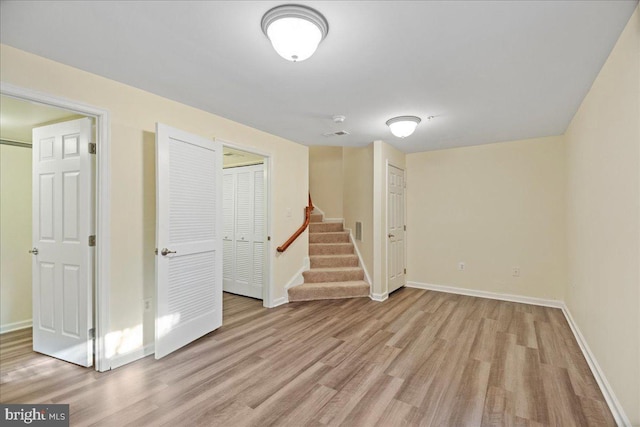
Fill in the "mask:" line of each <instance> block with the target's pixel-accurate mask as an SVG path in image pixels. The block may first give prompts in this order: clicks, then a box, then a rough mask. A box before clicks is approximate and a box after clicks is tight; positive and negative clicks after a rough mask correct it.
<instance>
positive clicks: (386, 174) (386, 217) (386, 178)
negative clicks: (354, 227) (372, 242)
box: [383, 159, 407, 296]
mask: <svg viewBox="0 0 640 427" xmlns="http://www.w3.org/2000/svg"><path fill="white" fill-rule="evenodd" d="M385 163H386V164H385V168H384V198H385V210H386V212H385V215H384V242H385V255H386V257H385V260H384V262H385V272H386V273H385V277H384V278H383V280H384V288H385V289H384V293H385V294H386V295H387V296H388V295H389V239H388V238H387V233H388V232H389V231H388V230H389V167H390V166H393V167H394V168H396V169H399V170H401V171H402V174H403V176H404V180H403V184H404V189H405V191H404V193H403V197H402V202H403V204H404V206H403V209H402V211H403V212H402V214H403V216H404V218H402V220H403V222H404V224H405V225H406V224H407V191H406V189H407V171H406V169H405V168H404V167H401V166H398V165H396V164H394V163H392V162H390V161H389V160H388V159H387V161H386V162H385ZM403 243H404V257H403V258H404V259H403V260H402V261H403V264H404V268H407V233H406V231H405V233H404V242H403ZM406 280H407V275H406V274H405V286H406V284H407V282H406Z"/></svg>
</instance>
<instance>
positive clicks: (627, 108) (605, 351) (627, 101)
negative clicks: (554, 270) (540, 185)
mask: <svg viewBox="0 0 640 427" xmlns="http://www.w3.org/2000/svg"><path fill="white" fill-rule="evenodd" d="M565 136H566V142H567V196H568V197H567V200H568V203H567V206H568V209H567V224H568V246H569V280H568V288H567V292H566V303H567V305H568V307H569V309H570V311H571V313H572V315H573V317H574V319H575V321H576V323H577V324H578V327H579V328H580V330H581V331H582V334H583V335H584V337H585V339H586V341H587V343H588V345H589V347H590V349H591V351H592V352H593V354H594V355H595V357H596V359H597V361H598V363H599V365H600V367H601V368H602V370H603V371H604V373H605V375H606V378H607V380H608V382H609V383H610V384H611V387H612V388H613V390H614V393H615V395H616V397H617V398H618V400H619V401H620V402H621V404H622V406H623V407H624V410H625V412H626V414H627V416H628V417H629V419H630V421H631V423H632V424H633V425H640V13H639V12H638V9H636V11H635V13H634V14H633V16H632V17H631V20H630V22H629V24H628V25H627V27H626V28H625V30H624V32H623V33H622V35H621V37H620V39H619V40H618V42H617V44H616V46H615V48H614V49H613V51H612V52H611V55H610V56H609V58H608V60H607V61H606V63H605V65H604V67H603V68H602V70H601V71H600V74H599V75H598V77H597V79H596V80H595V82H594V84H593V86H592V87H591V90H590V91H589V93H588V94H587V96H586V97H585V99H584V101H583V103H582V105H581V106H580V108H579V110H578V112H577V113H576V115H575V117H574V118H573V121H572V122H571V124H570V126H569V128H568V130H567V132H566V135H565Z"/></svg>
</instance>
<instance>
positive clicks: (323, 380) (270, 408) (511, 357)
mask: <svg viewBox="0 0 640 427" xmlns="http://www.w3.org/2000/svg"><path fill="white" fill-rule="evenodd" d="M0 341H1V342H0V375H1V382H0V401H1V402H2V403H69V404H70V405H71V406H70V408H71V417H70V418H71V425H73V426H75V425H103V426H122V425H132V426H141V425H153V426H161V425H167V426H196V425H209V426H217V425H220V426H232V427H235V426H244V425H255V426H258V425H259V426H268V425H286V426H305V425H315V426H319V425H347V426H375V425H377V426H396V425H424V426H485V425H487V426H489V425H491V426H511V425H518V426H542V425H551V426H581V427H582V426H613V425H615V423H614V420H613V417H612V415H611V413H610V412H609V410H608V408H607V406H606V404H605V402H604V399H603V397H602V395H601V393H600V391H599V389H598V387H597V385H596V382H595V380H594V378H593V376H592V375H591V372H590V371H589V368H588V366H587V363H586V361H585V360H584V358H583V356H582V354H581V352H580V349H579V347H578V345H577V343H576V341H575V339H574V337H573V335H572V334H571V331H570V329H569V326H568V325H567V323H566V321H565V319H564V317H563V315H562V312H561V311H560V310H558V309H551V308H544V307H537V306H531V305H525V304H516V303H510V302H503V301H495V300H489V299H482V298H474V297H467V296H460V295H452V294H446V293H439V292H433V291H424V290H418V289H408V288H405V289H401V290H399V291H398V292H396V293H394V294H393V295H392V296H391V297H390V298H389V300H387V301H385V302H383V303H378V302H374V301H370V300H369V299H368V298H358V299H351V300H335V301H313V302H299V303H291V304H287V305H285V306H281V307H278V308H275V309H270V310H269V309H265V308H263V307H262V305H261V302H260V301H256V300H252V299H248V298H243V297H238V296H234V295H229V294H225V297H224V326H223V327H222V328H220V329H219V330H217V331H215V332H213V333H211V334H209V335H207V336H205V337H203V338H202V339H200V340H198V341H196V342H194V343H192V344H191V345H189V346H187V347H185V348H183V349H181V350H179V351H177V352H176V353H174V354H172V355H170V356H168V357H166V358H164V359H162V360H159V361H156V360H154V359H153V357H147V358H145V359H142V360H139V361H137V362H135V363H133V364H130V365H127V366H124V367H122V368H119V369H116V370H113V371H110V372H106V373H98V372H95V371H93V370H91V369H85V368H80V367H78V366H75V365H72V364H69V363H65V362H61V361H58V360H55V359H52V358H49V357H46V356H42V355H39V354H36V353H33V352H32V351H31V331H30V330H24V331H18V332H13V333H9V334H4V335H2V336H1V337H0Z"/></svg>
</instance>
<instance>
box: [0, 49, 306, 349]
mask: <svg viewBox="0 0 640 427" xmlns="http://www.w3.org/2000/svg"><path fill="white" fill-rule="evenodd" d="M0 67H1V68H0V74H1V76H2V81H3V82H6V83H11V84H14V85H17V86H21V87H25V88H29V89H32V90H37V91H41V92H45V93H49V94H52V95H55V96H59V97H63V98H66V99H71V100H74V101H79V102H83V103H86V104H89V105H93V106H95V107H98V108H102V109H106V110H108V111H109V113H110V119H111V128H110V135H111V155H112V159H111V172H112V179H111V183H110V184H111V203H112V206H111V215H110V217H111V233H112V235H111V242H112V250H111V283H110V288H111V299H110V322H111V324H110V334H109V337H108V338H109V343H111V344H109V347H111V353H112V355H118V354H123V353H128V352H131V351H135V350H139V349H140V348H142V347H143V346H144V345H145V344H148V343H150V342H151V341H150V340H151V339H152V337H153V321H152V320H153V319H152V316H151V315H150V314H148V313H147V314H145V313H143V300H144V299H145V298H149V297H151V296H153V289H154V260H155V258H154V254H153V251H154V248H155V178H154V176H155V147H154V137H155V135H154V132H155V123H156V122H163V123H166V124H168V125H170V126H173V127H176V128H180V129H183V130H185V131H187V132H191V133H194V134H198V135H202V136H204V137H208V138H213V137H219V138H221V139H223V140H225V141H228V142H229V143H233V144H237V145H239V146H244V147H248V148H254V149H256V150H258V151H260V152H264V153H266V154H268V155H269V156H271V167H272V175H271V184H272V190H273V193H272V205H273V209H272V215H273V216H272V230H271V231H272V233H271V236H272V254H273V255H272V257H271V260H272V263H273V270H272V277H273V287H274V295H273V297H274V298H275V299H278V298H284V297H285V296H286V291H285V289H284V286H285V284H286V283H288V282H289V280H291V278H292V277H294V276H295V275H296V273H297V272H298V270H299V269H300V268H301V267H302V265H303V262H304V258H305V257H306V255H307V253H308V237H307V236H308V235H307V233H305V234H303V235H302V236H301V237H300V238H299V239H298V240H297V241H296V242H295V243H294V244H293V245H291V246H290V247H289V249H288V250H287V251H286V252H285V253H283V254H278V255H276V253H275V248H276V247H277V246H278V245H280V244H282V243H283V242H284V241H286V240H287V239H288V238H289V236H291V234H293V232H294V231H295V230H296V229H297V228H298V227H299V226H300V224H301V223H302V220H303V215H304V207H305V206H306V205H307V194H308V190H309V188H308V176H309V173H308V160H309V155H308V149H307V147H305V146H302V145H300V144H296V143H294V142H291V141H288V140H285V139H283V138H280V137H276V136H274V135H270V134H268V133H265V132H261V131H258V130H256V129H253V128H250V127H248V126H245V125H242V124H239V123H236V122H233V121H230V120H227V119H224V118H222V117H219V116H216V115H213V114H209V113H206V112H204V111H202V110H198V109H196V108H192V107H189V106H186V105H183V104H180V103H177V102H174V101H171V100H168V99H166V98H162V97H160V96H156V95H153V94H151V93H148V92H145V91H143V90H139V89H136V88H133V87H131V86H127V85H124V84H121V83H118V82H115V81H112V80H109V79H106V78H103V77H100V76H97V75H94V74H90V73H87V72H84V71H81V70H78V69H75V68H72V67H69V66H66V65H63V64H60V63H57V62H54V61H50V60H48V59H45V58H42V57H39V56H36V55H33V54H30V53H26V52H23V51H20V50H17V49H14V48H12V47H9V46H6V45H0ZM211 96H215V94H213V93H212V94H211ZM288 209H291V211H292V212H293V215H292V216H290V217H289V216H287V210H288ZM98 238H99V237H98ZM108 350H109V349H108Z"/></svg>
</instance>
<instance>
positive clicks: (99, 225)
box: [0, 82, 111, 372]
mask: <svg viewBox="0 0 640 427" xmlns="http://www.w3.org/2000/svg"><path fill="white" fill-rule="evenodd" d="M0 94H2V95H4V96H9V97H12V98H16V99H19V100H22V101H31V102H37V103H40V104H44V105H48V106H50V107H54V108H60V109H63V110H68V111H70V112H72V113H76V114H80V115H83V116H87V117H93V118H94V119H95V125H96V141H95V143H96V148H97V159H96V188H95V191H96V206H95V214H96V215H95V216H96V224H95V227H96V228H95V230H96V261H95V263H96V264H95V269H94V275H95V276H94V277H95V296H94V302H95V303H94V307H93V310H94V318H95V323H94V327H95V341H94V343H95V351H94V357H95V369H96V370H97V371H100V372H103V371H108V370H109V369H111V365H110V361H109V360H108V359H107V357H106V348H105V335H106V334H107V332H108V331H109V294H110V285H111V277H110V276H111V270H110V266H111V256H110V254H111V227H110V222H109V215H110V208H111V186H110V182H111V169H110V167H109V165H110V157H111V140H110V132H109V131H110V119H109V112H108V111H106V110H103V109H100V108H97V107H93V106H91V105H87V104H84V103H81V102H77V101H72V100H68V99H65V98H61V97H58V96H55V95H50V94H48V93H44V92H38V91H35V90H32V89H27V88H24V87H19V86H15V85H12V84H9V83H5V82H0Z"/></svg>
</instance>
